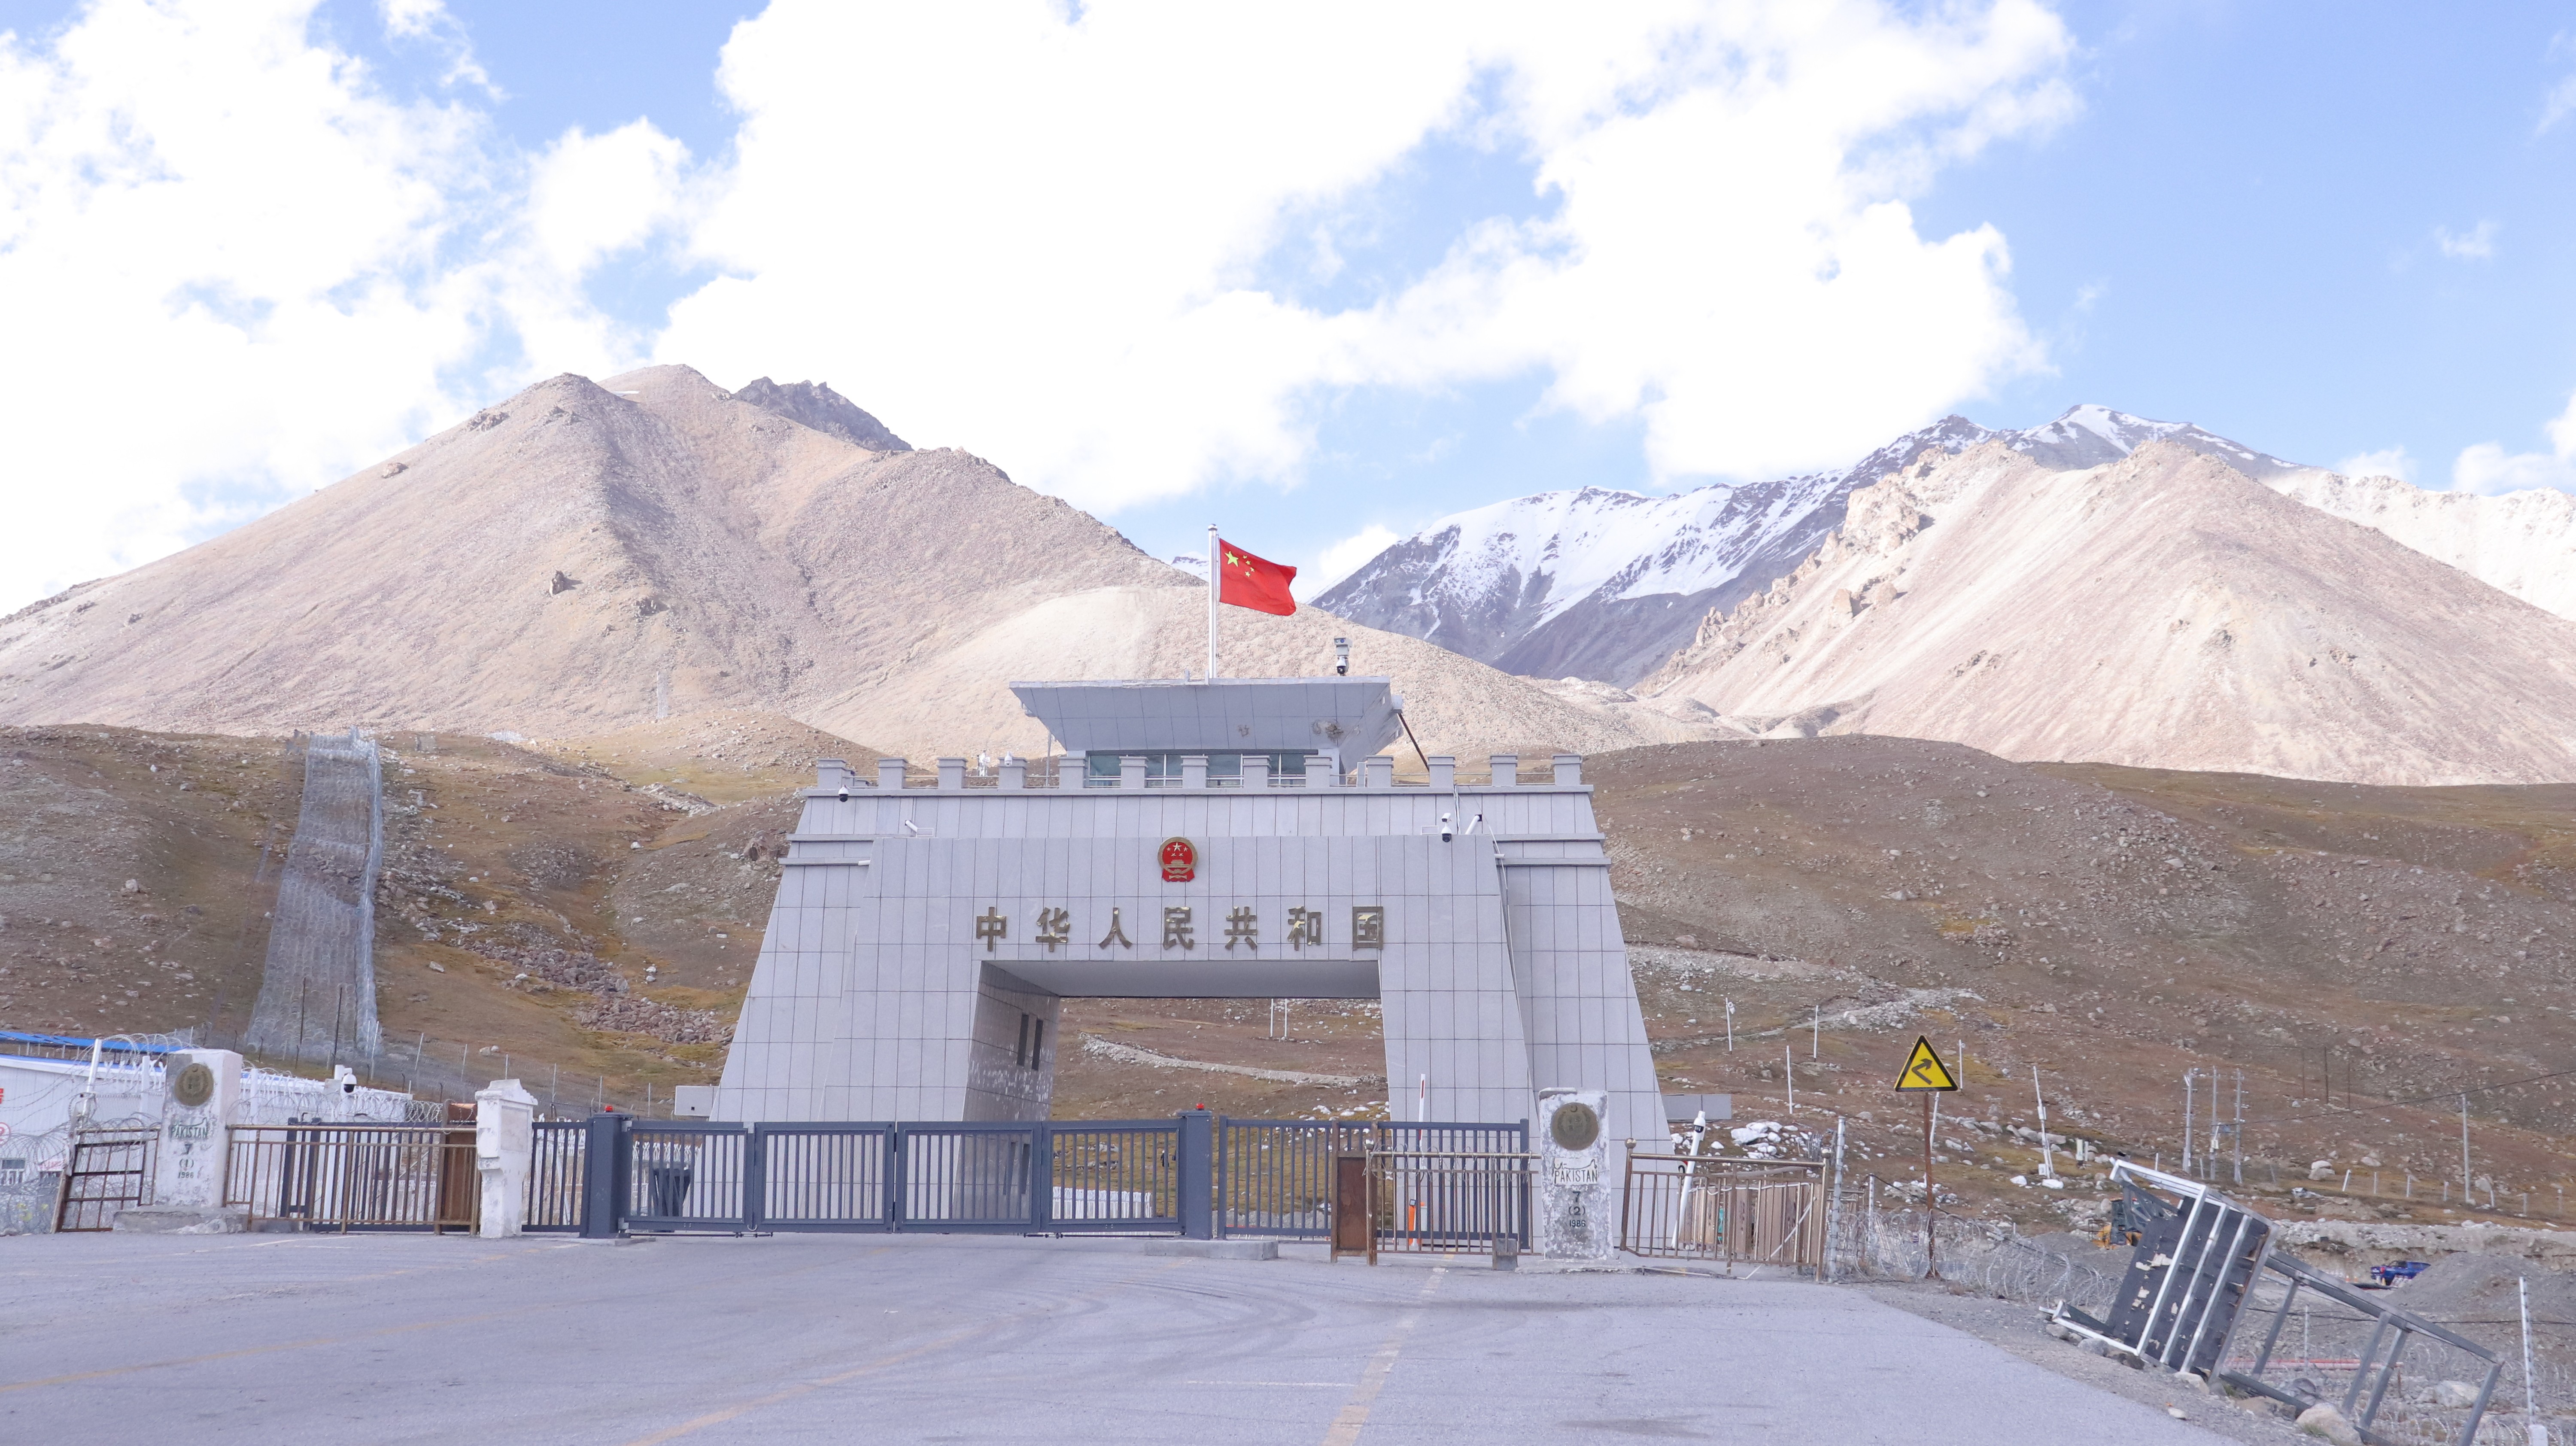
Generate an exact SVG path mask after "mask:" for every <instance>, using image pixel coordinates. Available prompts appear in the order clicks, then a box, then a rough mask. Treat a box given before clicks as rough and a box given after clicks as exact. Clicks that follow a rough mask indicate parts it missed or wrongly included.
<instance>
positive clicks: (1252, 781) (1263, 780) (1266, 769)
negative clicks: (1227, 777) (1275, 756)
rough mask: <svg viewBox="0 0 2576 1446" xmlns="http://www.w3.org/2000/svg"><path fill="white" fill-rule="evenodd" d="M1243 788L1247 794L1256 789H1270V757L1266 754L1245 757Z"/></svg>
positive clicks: (1252, 754)
mask: <svg viewBox="0 0 2576 1446" xmlns="http://www.w3.org/2000/svg"><path fill="white" fill-rule="evenodd" d="M1243 787H1244V791H1245V792H1251V791H1253V790H1255V789H1264V790H1266V789H1268V788H1269V787H1270V755H1268V754H1266V753H1247V754H1245V755H1243Z"/></svg>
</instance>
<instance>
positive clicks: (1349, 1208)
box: [1332, 1155, 1376, 1260]
mask: <svg viewBox="0 0 2576 1446" xmlns="http://www.w3.org/2000/svg"><path fill="white" fill-rule="evenodd" d="M1375 1225H1376V1222H1374V1221H1372V1220H1371V1219H1369V1188H1368V1157H1367V1156H1366V1155H1336V1156H1334V1157H1333V1249H1332V1256H1333V1258H1334V1259H1336V1260H1338V1259H1340V1258H1341V1257H1343V1256H1345V1255H1366V1254H1368V1253H1369V1241H1370V1239H1371V1238H1372V1237H1373V1236H1374V1235H1375V1234H1376V1230H1375Z"/></svg>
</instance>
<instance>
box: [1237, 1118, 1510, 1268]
mask: <svg viewBox="0 0 2576 1446" xmlns="http://www.w3.org/2000/svg"><path fill="white" fill-rule="evenodd" d="M1528 1148H1529V1130H1528V1127H1527V1126H1525V1125H1521V1124H1508V1125H1489V1124H1466V1123H1459V1122H1455V1121H1430V1122H1405V1121H1391V1120H1371V1121H1357V1122H1354V1121H1334V1120H1236V1119H1222V1118H1221V1119H1219V1120H1218V1121H1217V1123H1216V1233H1217V1234H1219V1235H1221V1236H1273V1237H1279V1238H1284V1239H1294V1240H1322V1239H1324V1238H1325V1237H1326V1236H1327V1235H1328V1234H1330V1233H1331V1230H1332V1221H1333V1161H1334V1160H1335V1159H1336V1158H1337V1157H1342V1156H1366V1155H1368V1154H1370V1153H1372V1152H1385V1151H1398V1150H1411V1151H1431V1152H1443V1153H1451V1154H1480V1153H1481V1154H1494V1155H1517V1154H1519V1153H1521V1152H1522V1151H1524V1150H1526V1149H1528ZM1523 1228H1524V1231H1526V1225H1524V1227H1523Z"/></svg>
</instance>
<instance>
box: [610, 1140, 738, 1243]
mask: <svg viewBox="0 0 2576 1446" xmlns="http://www.w3.org/2000/svg"><path fill="white" fill-rule="evenodd" d="M626 1142H627V1152H628V1153H627V1165H626V1199H625V1202H624V1204H625V1208H624V1210H623V1212H622V1214H623V1215H624V1217H625V1219H626V1222H627V1225H628V1228H630V1229H636V1230H648V1231H680V1230H711V1231H737V1232H738V1231H744V1230H748V1229H750V1228H751V1227H752V1224H753V1222H755V1221H757V1220H758V1219H759V1218H760V1202H759V1199H758V1198H757V1192H756V1191H755V1190H752V1189H750V1188H747V1187H749V1186H750V1185H751V1179H752V1177H751V1163H752V1162H751V1159H750V1153H751V1152H750V1146H751V1131H750V1130H749V1128H748V1127H746V1126H743V1125H728V1124H706V1123H698V1122H693V1121H680V1120H634V1121H630V1122H629V1123H628V1125H627V1127H626Z"/></svg>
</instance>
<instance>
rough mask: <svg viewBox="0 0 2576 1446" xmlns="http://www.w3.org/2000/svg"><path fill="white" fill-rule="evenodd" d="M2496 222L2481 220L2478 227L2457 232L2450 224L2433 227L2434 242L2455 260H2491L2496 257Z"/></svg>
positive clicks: (2443, 252) (2444, 253)
mask: <svg viewBox="0 0 2576 1446" xmlns="http://www.w3.org/2000/svg"><path fill="white" fill-rule="evenodd" d="M2495 234H2496V223H2494V222H2493V221H2480V222H2479V223H2478V224H2477V229H2475V230H2473V231H2468V232H2455V231H2453V230H2452V229H2451V228H2450V227H2448V226H2436V227H2434V228H2433V243H2434V244H2435V245H2437V246H2439V247H2441V248H2442V254H2443V255H2445V256H2448V257H2450V258H2451V259H2452V260H2454V261H2491V260H2493V259H2495Z"/></svg>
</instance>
